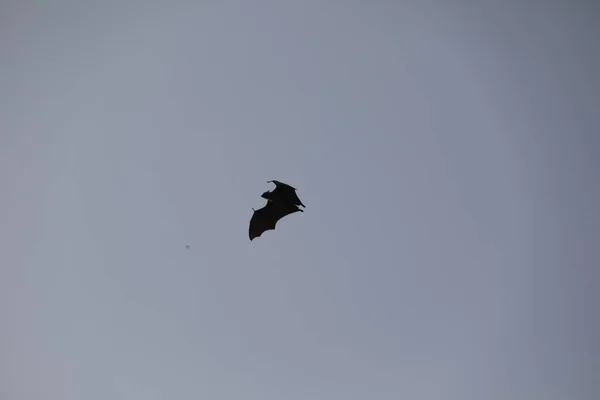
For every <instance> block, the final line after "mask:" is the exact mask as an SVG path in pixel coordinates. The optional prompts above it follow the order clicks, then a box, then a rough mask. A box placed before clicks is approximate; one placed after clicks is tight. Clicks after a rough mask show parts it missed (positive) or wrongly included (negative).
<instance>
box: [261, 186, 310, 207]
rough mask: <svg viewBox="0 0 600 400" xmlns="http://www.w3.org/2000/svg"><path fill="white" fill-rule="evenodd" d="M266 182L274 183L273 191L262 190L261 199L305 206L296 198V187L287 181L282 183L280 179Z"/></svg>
mask: <svg viewBox="0 0 600 400" xmlns="http://www.w3.org/2000/svg"><path fill="white" fill-rule="evenodd" d="M267 183H274V184H275V189H273V191H268V192H264V193H263V194H262V195H261V196H260V197H262V198H263V199H267V200H269V201H270V202H271V201H274V202H276V203H285V204H292V205H295V206H302V207H305V205H304V204H302V202H301V201H300V199H299V198H298V195H297V194H296V188H295V187H292V186H290V185H288V184H287V183H283V182H280V181H275V180H273V181H267Z"/></svg>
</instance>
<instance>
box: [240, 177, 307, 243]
mask: <svg viewBox="0 0 600 400" xmlns="http://www.w3.org/2000/svg"><path fill="white" fill-rule="evenodd" d="M271 182H272V183H274V184H275V186H276V187H275V189H274V190H273V191H269V192H264V193H263V194H262V195H261V197H262V198H263V199H266V200H267V204H266V205H265V206H264V207H263V208H261V209H259V210H255V209H252V211H254V213H253V214H252V218H251V219H250V227H249V229H248V235H249V237H250V241H252V240H253V239H255V238H257V237H259V236H260V235H262V234H263V233H264V232H265V231H268V230H274V229H275V226H276V225H277V222H279V220H280V219H282V218H283V217H285V216H287V215H290V214H293V213H295V212H298V211H300V212H304V210H302V209H301V208H300V207H298V206H300V205H301V206H302V207H304V204H302V202H301V201H300V199H299V198H298V195H297V194H296V188H294V187H292V186H290V185H288V184H286V183H283V182H279V181H275V180H273V181H268V182H267V183H271Z"/></svg>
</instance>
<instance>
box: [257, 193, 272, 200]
mask: <svg viewBox="0 0 600 400" xmlns="http://www.w3.org/2000/svg"><path fill="white" fill-rule="evenodd" d="M260 197H262V198H263V199H267V200H273V194H272V193H271V192H264V193H263V194H261V195H260Z"/></svg>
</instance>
